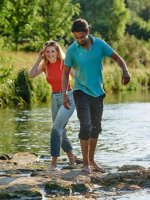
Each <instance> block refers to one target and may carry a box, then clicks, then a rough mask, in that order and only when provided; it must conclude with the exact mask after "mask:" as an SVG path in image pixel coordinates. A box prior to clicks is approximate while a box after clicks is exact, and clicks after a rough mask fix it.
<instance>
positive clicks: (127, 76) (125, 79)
mask: <svg viewBox="0 0 150 200" xmlns="http://www.w3.org/2000/svg"><path fill="white" fill-rule="evenodd" d="M129 82H130V74H129V72H128V71H123V76H122V83H123V85H126V84H128V83H129Z"/></svg>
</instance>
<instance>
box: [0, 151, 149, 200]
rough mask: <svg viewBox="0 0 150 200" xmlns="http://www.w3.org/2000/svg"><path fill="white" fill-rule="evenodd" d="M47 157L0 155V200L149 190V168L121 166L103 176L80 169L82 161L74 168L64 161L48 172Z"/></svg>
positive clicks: (26, 154)
mask: <svg viewBox="0 0 150 200" xmlns="http://www.w3.org/2000/svg"><path fill="white" fill-rule="evenodd" d="M49 160H50V159H49V157H48V156H44V155H43V156H40V157H38V155H36V154H33V153H28V152H24V153H16V154H14V155H12V156H10V155H7V154H3V155H1V156H0V199H15V198H19V199H21V198H22V199H23V198H24V199H30V200H31V199H41V200H42V199H68V200H69V199H72V200H73V199H81V198H82V199H89V200H92V199H98V198H100V197H101V198H107V197H111V196H116V195H119V196H121V195H123V194H126V193H128V192H129V191H130V192H131V191H132V192H135V191H137V190H143V189H144V188H150V168H144V167H142V166H138V165H125V166H122V167H119V168H118V169H111V168H107V166H103V168H104V169H105V170H106V172H105V173H100V172H96V171H92V173H91V174H87V173H85V172H83V171H82V170H81V167H82V160H81V159H78V160H77V164H76V165H75V167H74V168H72V167H70V166H69V165H68V161H67V160H66V159H65V158H61V159H60V160H59V166H61V168H60V169H59V170H57V171H54V172H50V171H49V164H50V163H49Z"/></svg>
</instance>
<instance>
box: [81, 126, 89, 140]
mask: <svg viewBox="0 0 150 200" xmlns="http://www.w3.org/2000/svg"><path fill="white" fill-rule="evenodd" d="M90 133H91V126H90V125H89V126H87V125H86V126H85V125H84V127H83V126H82V127H81V128H80V133H79V138H80V139H81V140H88V139H89V138H90Z"/></svg>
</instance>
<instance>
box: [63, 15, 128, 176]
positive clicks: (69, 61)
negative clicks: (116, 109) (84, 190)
mask: <svg viewBox="0 0 150 200" xmlns="http://www.w3.org/2000/svg"><path fill="white" fill-rule="evenodd" d="M71 31H72V33H73V35H74V37H75V40H76V41H75V42H74V43H73V44H72V45H71V46H70V47H69V48H68V49H67V52H66V58H65V67H64V72H63V79H62V91H63V103H64V106H65V108H67V109H69V98H68V96H67V93H66V91H67V85H68V79H69V73H70V70H71V67H73V68H74V71H75V77H74V78H75V79H74V99H75V104H76V109H77V116H78V119H79V121H80V132H79V139H80V144H81V150H82V156H83V169H82V170H83V171H85V172H87V173H91V168H93V169H96V170H97V171H101V172H102V171H103V170H102V168H101V167H100V166H98V165H97V164H96V162H95V161H94V154H95V149H96V145H97V141H98V136H99V133H100V132H101V130H102V129H101V119H102V113H103V98H104V97H105V92H104V90H103V78H102V61H103V58H105V57H111V58H112V59H113V60H114V61H115V62H116V63H117V64H118V65H119V66H120V67H121V69H122V72H123V76H122V80H123V84H124V85H125V84H127V83H128V82H129V81H130V75H129V73H128V69H127V66H126V64H125V62H124V60H123V59H122V58H121V57H120V56H119V55H118V54H117V53H116V52H115V51H114V50H113V49H112V48H111V47H110V46H109V45H108V44H107V43H106V42H104V41H103V40H101V39H99V38H95V37H93V36H92V35H90V34H89V32H90V27H89V25H88V23H87V21H86V20H84V19H81V18H80V19H77V20H75V21H74V22H73V24H72V29H71Z"/></svg>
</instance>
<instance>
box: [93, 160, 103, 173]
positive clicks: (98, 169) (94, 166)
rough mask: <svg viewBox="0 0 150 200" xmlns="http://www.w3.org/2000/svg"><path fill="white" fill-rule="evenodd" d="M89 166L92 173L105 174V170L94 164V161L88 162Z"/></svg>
mask: <svg viewBox="0 0 150 200" xmlns="http://www.w3.org/2000/svg"><path fill="white" fill-rule="evenodd" d="M90 166H91V167H92V170H93V171H97V172H102V173H104V172H105V170H104V169H103V168H102V167H101V166H99V165H98V164H96V162H94V161H91V162H90Z"/></svg>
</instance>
